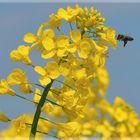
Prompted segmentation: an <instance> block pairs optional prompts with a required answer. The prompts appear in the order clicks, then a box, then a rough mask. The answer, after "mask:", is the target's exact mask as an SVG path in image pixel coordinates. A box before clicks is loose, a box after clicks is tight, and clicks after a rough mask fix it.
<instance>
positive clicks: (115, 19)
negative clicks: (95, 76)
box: [0, 2, 140, 130]
mask: <svg viewBox="0 0 140 140" xmlns="http://www.w3.org/2000/svg"><path fill="white" fill-rule="evenodd" d="M67 5H71V6H74V5H75V4H74V3H0V19H1V20H0V79H2V78H6V77H7V75H8V73H10V72H11V70H12V69H14V68H16V67H20V68H22V69H23V70H25V71H26V72H27V74H28V77H29V80H30V81H35V82H37V76H36V74H35V73H34V72H33V70H32V68H30V67H28V66H24V65H23V64H21V63H14V62H12V61H11V60H10V58H9V53H10V51H11V50H13V49H16V48H17V46H18V45H21V44H23V43H24V42H23V36H24V34H25V33H27V32H32V33H36V31H37V28H38V27H39V25H40V24H41V23H42V22H45V21H47V20H48V15H49V14H51V13H55V12H56V10H57V9H58V8H60V7H63V8H66V6H67ZM79 5H80V6H82V7H84V6H87V7H90V6H94V7H95V8H96V9H98V10H99V11H100V12H101V13H102V16H103V17H104V18H105V19H106V25H107V26H111V27H113V28H114V29H115V30H116V31H117V34H119V33H120V34H128V35H130V36H132V37H133V38H134V41H132V42H128V44H127V46H126V48H124V47H123V42H119V43H118V48H117V49H111V48H110V50H109V58H107V63H106V67H107V69H108V71H109V74H110V86H109V89H108V92H107V96H106V97H107V99H108V100H109V101H110V102H112V103H113V100H114V98H115V97H116V96H120V97H122V98H123V99H124V100H125V101H126V102H127V103H129V104H131V105H132V106H133V107H134V109H135V110H136V111H137V112H138V114H140V108H139V105H140V27H139V26H140V14H139V13H140V3H131V4H130V3H91V2H90V3H86V2H84V3H79ZM64 26H65V25H64ZM62 28H64V30H63V32H67V29H66V27H62ZM31 55H32V58H33V63H34V64H35V65H37V64H40V63H41V62H40V57H39V56H38V55H36V56H33V54H31ZM56 86H57V84H56ZM18 94H21V93H18ZM25 97H27V98H28V97H31V95H25ZM0 111H1V112H3V113H4V114H6V115H7V116H9V117H10V118H11V119H13V118H16V117H18V116H19V115H21V114H23V113H30V112H34V111H35V106H34V105H33V104H32V103H30V102H27V101H24V100H22V99H19V98H17V97H12V96H9V95H4V96H0ZM7 126H8V123H6V124H5V123H2V122H0V130H1V129H4V128H6V127H7Z"/></svg>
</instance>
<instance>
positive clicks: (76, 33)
mask: <svg viewBox="0 0 140 140" xmlns="http://www.w3.org/2000/svg"><path fill="white" fill-rule="evenodd" d="M70 36H71V39H72V41H73V42H78V41H80V40H81V33H80V32H79V31H78V30H73V31H71V32H70Z"/></svg>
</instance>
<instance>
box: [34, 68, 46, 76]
mask: <svg viewBox="0 0 140 140" xmlns="http://www.w3.org/2000/svg"><path fill="white" fill-rule="evenodd" d="M34 71H35V72H37V73H38V74H40V75H42V76H45V75H46V71H45V69H44V68H42V67H41V66H35V68H34Z"/></svg>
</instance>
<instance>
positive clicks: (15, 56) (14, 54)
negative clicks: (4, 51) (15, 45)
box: [10, 50, 21, 62]
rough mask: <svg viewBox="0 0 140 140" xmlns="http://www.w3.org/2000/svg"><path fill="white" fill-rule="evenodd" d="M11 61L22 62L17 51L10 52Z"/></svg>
mask: <svg viewBox="0 0 140 140" xmlns="http://www.w3.org/2000/svg"><path fill="white" fill-rule="evenodd" d="M10 59H11V60H12V61H15V62H17V61H20V59H21V55H20V54H19V52H18V51H17V50H13V51H11V52H10Z"/></svg>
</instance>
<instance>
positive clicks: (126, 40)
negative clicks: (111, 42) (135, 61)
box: [117, 34, 134, 47]
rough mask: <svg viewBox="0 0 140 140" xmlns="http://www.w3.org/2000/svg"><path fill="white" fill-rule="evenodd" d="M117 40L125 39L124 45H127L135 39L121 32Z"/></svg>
mask: <svg viewBox="0 0 140 140" xmlns="http://www.w3.org/2000/svg"><path fill="white" fill-rule="evenodd" d="M117 40H120V41H123V42H124V45H123V46H124V47H125V46H126V44H127V42H128V41H132V40H134V38H132V37H130V36H127V35H121V34H119V35H118V36H117Z"/></svg>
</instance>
